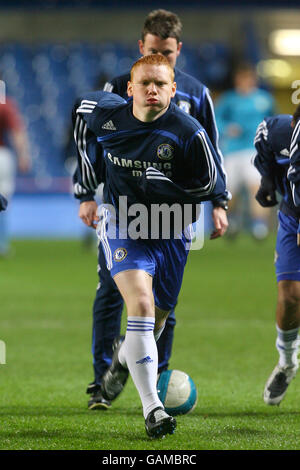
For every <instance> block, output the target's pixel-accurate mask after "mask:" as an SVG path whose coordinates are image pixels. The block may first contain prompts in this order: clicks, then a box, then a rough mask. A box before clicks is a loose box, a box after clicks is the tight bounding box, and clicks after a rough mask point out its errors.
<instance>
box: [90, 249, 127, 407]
mask: <svg viewBox="0 0 300 470" xmlns="http://www.w3.org/2000/svg"><path fill="white" fill-rule="evenodd" d="M98 276H99V284H98V287H97V291H96V297H95V300H94V305H93V328H92V354H93V368H94V381H93V382H92V383H91V384H89V386H88V388H87V393H90V394H91V398H90V400H89V402H88V407H89V409H93V410H95V409H107V407H108V406H110V404H109V403H108V402H107V400H105V399H103V397H102V394H101V391H100V386H101V381H102V377H103V375H104V373H105V372H106V370H107V369H108V367H109V366H110V364H111V359H112V355H113V350H112V345H113V341H114V339H115V338H116V337H117V336H118V335H119V334H120V324H121V315H122V310H123V299H122V296H121V295H120V292H119V290H118V288H117V286H116V284H115V282H114V280H113V279H112V277H111V275H110V272H109V271H108V269H107V266H106V261H105V257H104V254H103V250H102V247H101V244H99V248H98Z"/></svg>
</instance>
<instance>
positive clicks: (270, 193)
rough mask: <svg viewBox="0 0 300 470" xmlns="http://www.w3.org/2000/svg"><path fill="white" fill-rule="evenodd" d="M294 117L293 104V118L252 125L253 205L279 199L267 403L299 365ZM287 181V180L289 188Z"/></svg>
mask: <svg viewBox="0 0 300 470" xmlns="http://www.w3.org/2000/svg"><path fill="white" fill-rule="evenodd" d="M299 117H300V107H299V106H298V108H297V109H296V111H295V113H294V115H293V116H290V115H287V114H281V115H277V116H274V117H268V118H266V119H265V120H263V121H262V122H261V124H260V125H259V126H258V129H257V133H256V137H255V141H254V143H255V148H256V151H257V155H256V156H255V159H254V165H255V166H256V168H257V169H258V171H259V172H260V174H261V176H262V178H261V185H260V188H259V190H258V192H257V195H256V199H257V201H258V202H259V203H260V204H261V206H263V207H272V206H274V205H276V204H277V199H276V191H278V193H279V194H280V195H281V196H282V199H281V203H280V208H279V211H278V220H279V226H278V233H277V241H276V251H275V268H276V277H277V286H278V287H277V288H278V298H277V307H276V329H277V338H276V348H277V350H278V354H279V360H278V364H277V365H276V367H275V368H274V370H273V371H272V373H271V375H270V377H269V378H268V380H267V382H266V385H265V389H264V394H263V398H264V401H265V403H267V404H268V405H279V404H280V403H281V401H282V399H283V398H284V396H285V394H286V391H287V388H288V385H289V384H290V382H291V380H292V379H293V378H294V377H295V375H296V372H297V369H298V366H299V364H298V358H297V355H298V349H299V337H298V332H299V326H300V243H299V236H298V234H299V219H300V209H299V207H296V206H299V203H300V198H299V196H298V194H299V193H300V192H299V187H298V185H299V182H298V181H299V161H298V160H299V149H298V141H299V129H300V127H299V126H300V122H299ZM295 126H296V127H295ZM294 127H295V130H294V133H293V129H294ZM288 179H291V181H292V188H291V186H290V183H289V181H288Z"/></svg>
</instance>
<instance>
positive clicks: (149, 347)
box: [114, 270, 165, 417]
mask: <svg viewBox="0 0 300 470" xmlns="http://www.w3.org/2000/svg"><path fill="white" fill-rule="evenodd" d="M114 280H115V282H116V284H117V286H118V288H119V290H120V293H121V295H122V297H123V299H124V301H125V304H126V309H127V330H126V335H125V340H124V342H123V344H122V346H121V347H120V351H119V355H118V357H119V360H120V363H121V364H122V366H123V367H125V368H128V370H129V372H130V374H131V376H132V379H133V381H134V383H135V386H136V388H137V390H138V392H139V395H140V398H141V401H142V404H143V412H144V416H145V417H146V416H147V415H148V413H149V412H150V411H151V410H152V409H154V408H156V407H159V406H162V404H161V402H160V400H159V399H158V395H157V390H156V379H157V366H158V356H157V347H156V342H155V338H154V328H155V306H154V298H153V293H152V277H151V276H150V275H149V274H148V273H146V272H145V271H142V270H132V271H122V272H119V273H118V274H116V275H115V276H114ZM164 321H165V319H163V320H161V319H160V320H159V323H157V326H156V329H157V330H159V329H160V327H161V326H162V325H163V323H164Z"/></svg>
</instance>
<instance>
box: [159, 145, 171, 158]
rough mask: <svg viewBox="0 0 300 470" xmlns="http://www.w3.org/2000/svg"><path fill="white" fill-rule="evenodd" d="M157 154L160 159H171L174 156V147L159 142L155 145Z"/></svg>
mask: <svg viewBox="0 0 300 470" xmlns="http://www.w3.org/2000/svg"><path fill="white" fill-rule="evenodd" d="M157 156H158V158H160V159H161V160H171V159H172V158H173V156H174V149H173V147H172V146H171V145H169V144H160V145H159V146H158V147H157Z"/></svg>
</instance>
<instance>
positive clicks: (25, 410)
mask: <svg viewBox="0 0 300 470" xmlns="http://www.w3.org/2000/svg"><path fill="white" fill-rule="evenodd" d="M5 416H10V417H14V416H15V417H22V416H29V417H30V416H32V417H34V416H41V417H61V416H64V417H67V416H70V417H72V416H86V417H93V418H95V417H99V418H100V417H105V416H106V417H107V416H110V417H125V418H126V417H128V416H131V417H138V418H140V417H141V416H142V410H141V409H139V408H134V409H133V408H132V409H129V410H128V409H126V408H125V407H123V406H122V407H120V408H117V407H115V408H114V409H113V410H109V411H90V410H88V409H87V408H85V407H67V406H66V407H57V406H22V405H20V406H19V408H16V407H15V406H0V419H1V417H5Z"/></svg>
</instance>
